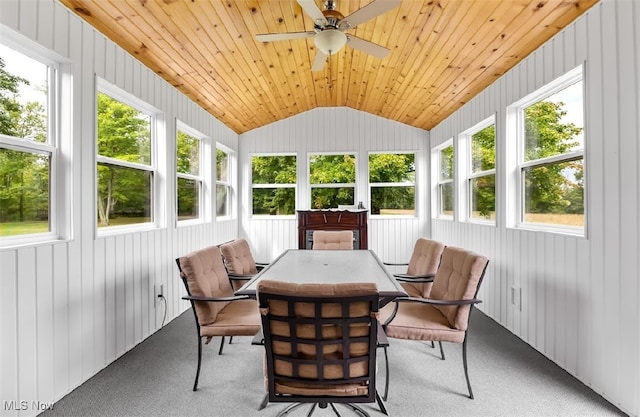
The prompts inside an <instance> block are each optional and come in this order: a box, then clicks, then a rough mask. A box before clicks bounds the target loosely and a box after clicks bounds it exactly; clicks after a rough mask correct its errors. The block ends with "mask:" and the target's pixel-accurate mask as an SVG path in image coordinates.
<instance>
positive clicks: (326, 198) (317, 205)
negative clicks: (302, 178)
mask: <svg viewBox="0 0 640 417" xmlns="http://www.w3.org/2000/svg"><path fill="white" fill-rule="evenodd" d="M354 192H355V189H354V188H353V187H340V188H312V189H311V208H312V209H328V208H338V205H346V206H351V205H353V204H354V201H353V200H354V197H353V196H354Z"/></svg>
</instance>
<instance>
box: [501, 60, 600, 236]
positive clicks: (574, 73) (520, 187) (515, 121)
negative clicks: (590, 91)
mask: <svg viewBox="0 0 640 417" xmlns="http://www.w3.org/2000/svg"><path fill="white" fill-rule="evenodd" d="M585 78H586V77H585V71H584V67H583V66H582V65H580V66H578V67H576V68H574V69H572V70H570V71H567V72H566V73H564V74H563V75H561V76H559V77H557V78H556V79H554V80H553V81H551V82H550V83H547V84H546V85H544V86H542V87H541V88H538V89H536V90H535V91H534V92H532V93H530V94H528V95H527V96H525V97H523V98H521V99H520V100H518V101H516V102H515V103H513V104H511V105H510V106H508V107H507V126H508V131H509V132H510V133H511V134H512V136H514V137H516V138H517V140H516V145H515V146H514V147H512V149H511V152H510V153H509V155H510V156H511V160H512V161H513V163H512V166H511V167H510V169H511V171H512V172H513V174H512V175H513V177H512V178H514V183H515V187H512V189H515V192H514V194H515V204H514V207H515V209H514V210H512V213H511V217H510V219H509V221H508V225H509V227H511V228H518V229H522V230H532V231H542V232H549V233H560V234H568V235H574V236H579V237H586V236H587V201H588V200H587V186H588V185H587V175H586V170H587V166H586V148H587V129H586V120H587V118H586V108H585V107H586V90H585V86H586V82H585ZM577 82H582V114H583V119H582V120H583V126H582V129H583V130H582V135H583V138H582V139H583V142H582V147H581V148H580V149H575V150H571V151H569V152H565V153H562V154H557V155H552V156H549V157H544V158H539V159H535V160H529V161H525V131H524V130H525V120H524V111H525V109H526V108H528V107H529V106H531V105H533V104H535V103H538V102H540V101H544V100H545V99H547V98H549V97H551V96H553V95H554V94H556V93H558V92H560V91H562V90H564V89H566V88H568V87H570V86H572V85H574V84H575V83H577ZM576 160H582V166H583V173H584V175H583V181H584V194H583V206H584V214H583V215H584V222H583V226H570V225H562V224H554V223H536V222H527V221H525V220H524V218H525V212H524V210H525V207H526V202H525V192H526V187H525V170H529V169H531V168H536V167H542V166H546V165H555V164H558V163H562V162H571V161H576Z"/></svg>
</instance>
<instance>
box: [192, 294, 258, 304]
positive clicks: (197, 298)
mask: <svg viewBox="0 0 640 417" xmlns="http://www.w3.org/2000/svg"><path fill="white" fill-rule="evenodd" d="M182 299H183V300H190V301H206V302H210V303H216V302H227V301H236V300H250V299H251V297H249V296H248V295H234V296H233V297H200V296H197V295H185V296H184V297H182Z"/></svg>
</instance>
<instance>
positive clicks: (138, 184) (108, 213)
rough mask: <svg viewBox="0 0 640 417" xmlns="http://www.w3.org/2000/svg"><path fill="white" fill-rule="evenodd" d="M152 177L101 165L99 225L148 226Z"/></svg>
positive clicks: (145, 173) (149, 174)
mask: <svg viewBox="0 0 640 417" xmlns="http://www.w3.org/2000/svg"><path fill="white" fill-rule="evenodd" d="M152 181H153V174H152V173H151V172H149V171H143V170H139V169H131V168H124V167H119V166H115V165H110V164H102V163H99V164H98V213H97V214H98V226H99V227H105V226H119V225H125V224H135V223H149V222H151V221H153V219H152V216H151V201H152V198H153V197H152V192H151V190H152V187H151V185H152V184H153V182H152Z"/></svg>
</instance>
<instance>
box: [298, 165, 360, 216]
mask: <svg viewBox="0 0 640 417" xmlns="http://www.w3.org/2000/svg"><path fill="white" fill-rule="evenodd" d="M309 173H310V176H309V182H310V184H351V183H354V182H356V157H355V155H311V156H310V157H309ZM341 204H342V203H341ZM349 204H353V203H349ZM336 207H337V206H336Z"/></svg>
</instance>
